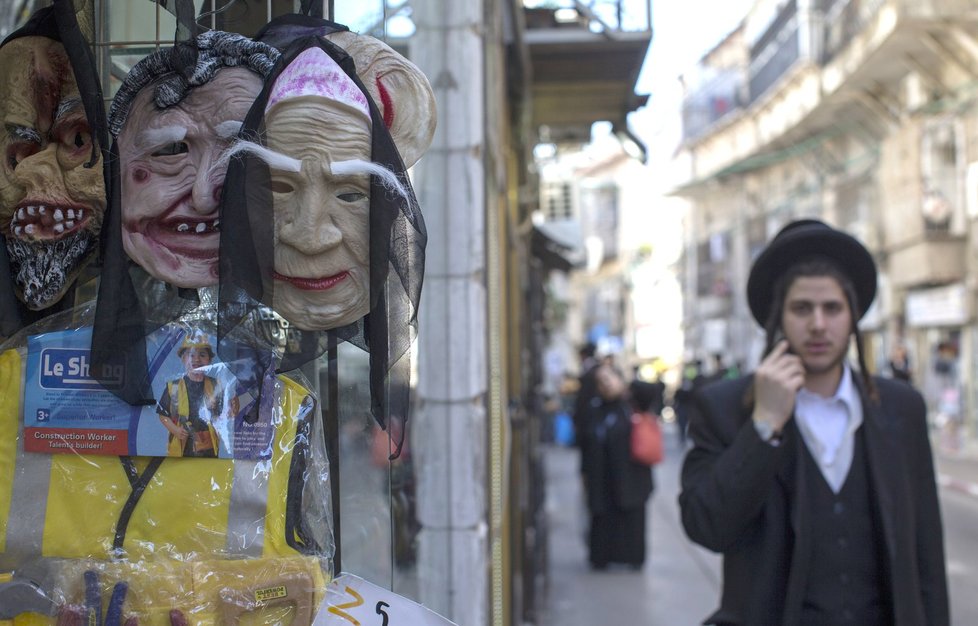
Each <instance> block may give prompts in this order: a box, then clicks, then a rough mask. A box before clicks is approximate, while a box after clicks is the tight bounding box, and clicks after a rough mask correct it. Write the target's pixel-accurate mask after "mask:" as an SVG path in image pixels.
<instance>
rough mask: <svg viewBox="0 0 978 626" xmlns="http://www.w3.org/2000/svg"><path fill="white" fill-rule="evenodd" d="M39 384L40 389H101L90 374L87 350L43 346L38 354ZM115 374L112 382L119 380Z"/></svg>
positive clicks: (89, 356) (89, 357)
mask: <svg viewBox="0 0 978 626" xmlns="http://www.w3.org/2000/svg"><path fill="white" fill-rule="evenodd" d="M40 360H41V362H40V367H41V371H40V374H39V375H40V380H39V382H40V385H41V388H42V389H64V390H67V389H72V390H75V389H103V387H102V385H101V384H100V383H99V382H98V381H97V380H95V379H94V378H93V377H92V375H91V373H92V372H91V355H90V351H89V350H84V349H69V348H45V349H43V350H41V354H40ZM118 378H120V377H119V376H118V375H116V379H117V380H115V381H113V382H116V383H118V382H121V380H118Z"/></svg>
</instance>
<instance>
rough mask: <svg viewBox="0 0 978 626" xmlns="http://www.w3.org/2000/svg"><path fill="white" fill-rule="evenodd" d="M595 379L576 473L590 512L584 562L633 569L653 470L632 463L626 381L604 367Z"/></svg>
mask: <svg viewBox="0 0 978 626" xmlns="http://www.w3.org/2000/svg"><path fill="white" fill-rule="evenodd" d="M595 378H596V382H597V391H598V395H597V396H595V398H594V399H593V401H592V403H591V407H590V410H589V411H588V413H587V421H586V422H585V424H584V431H583V433H582V438H581V472H582V473H583V475H584V486H585V490H586V492H587V505H588V510H589V512H590V514H591V529H590V533H589V541H588V544H589V560H590V562H591V566H592V567H594V568H595V569H604V568H606V567H607V566H608V564H609V563H625V564H627V565H630V566H632V567H634V568H636V569H637V568H640V567H641V566H642V564H643V563H644V562H645V503H646V501H647V500H648V498H649V495H651V493H652V488H653V484H652V470H651V468H650V467H648V466H646V465H640V464H638V463H635V462H634V461H632V459H631V454H630V451H629V439H630V435H631V428H632V427H631V413H632V412H631V409H630V408H629V406H628V403H627V401H626V395H625V389H626V387H625V381H624V380H622V377H621V375H620V374H619V373H618V372H616V371H615V370H614V369H613V368H612V367H610V366H607V365H602V366H600V367H599V368H597V371H596V372H595Z"/></svg>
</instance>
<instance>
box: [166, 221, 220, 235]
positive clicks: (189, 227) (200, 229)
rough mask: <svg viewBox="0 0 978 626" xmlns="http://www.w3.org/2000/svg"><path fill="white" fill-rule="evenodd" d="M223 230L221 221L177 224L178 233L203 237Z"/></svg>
mask: <svg viewBox="0 0 978 626" xmlns="http://www.w3.org/2000/svg"><path fill="white" fill-rule="evenodd" d="M219 230H221V220H213V221H211V220H206V221H203V222H190V221H188V222H180V223H178V224H177V227H176V231H177V232H178V233H191V232H192V233H195V234H198V235H203V234H204V233H207V232H217V231H219Z"/></svg>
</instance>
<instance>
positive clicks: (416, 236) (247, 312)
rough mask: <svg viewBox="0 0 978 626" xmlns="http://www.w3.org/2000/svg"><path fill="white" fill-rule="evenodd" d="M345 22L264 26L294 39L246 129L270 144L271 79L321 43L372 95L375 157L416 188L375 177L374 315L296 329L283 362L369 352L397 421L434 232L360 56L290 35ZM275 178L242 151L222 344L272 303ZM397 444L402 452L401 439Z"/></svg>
mask: <svg viewBox="0 0 978 626" xmlns="http://www.w3.org/2000/svg"><path fill="white" fill-rule="evenodd" d="M337 30H345V27H342V26H338V25H336V24H333V23H330V22H327V21H325V20H320V19H317V18H308V17H302V16H295V15H293V16H288V18H286V19H281V20H277V21H273V22H272V23H271V24H270V25H269V26H268V27H267V28H266V29H265V30H264V31H263V32H262V34H261V36H262V37H263V38H265V39H267V40H269V41H275V42H278V43H281V42H283V41H291V43H290V45H289V46H288V47H287V48H286V49H285V50H283V53H282V57H281V58H280V59H279V62H278V63H277V65H276V67H275V69H273V71H272V73H271V75H270V76H269V78H268V79H267V80H266V82H265V87H264V89H263V90H262V93H261V95H260V96H259V97H258V99H257V100H256V101H255V104H254V106H253V107H252V110H251V112H250V113H249V114H248V117H247V118H246V119H245V124H244V127H243V128H242V131H241V135H242V136H244V137H247V138H249V139H252V140H254V139H257V140H258V142H259V143H264V140H265V136H266V135H265V126H264V112H265V108H266V104H267V101H268V98H269V95H270V93H271V90H272V87H273V86H274V84H275V81H276V79H277V77H278V76H279V74H280V73H281V72H282V71H283V70H284V69H285V68H286V67H287V66H288V65H289V63H291V62H292V61H293V60H294V59H295V58H296V57H297V56H298V55H299V54H301V53H302V52H303V51H305V50H307V49H309V48H311V47H319V48H320V49H322V50H323V51H325V52H326V54H328V55H329V56H330V57H332V58H333V59H334V60H335V61H336V62H337V63H338V64H339V66H340V67H341V68H342V69H343V71H344V72H345V73H346V74H347V75H348V76H349V77H350V78H351V79H352V80H353V81H354V83H356V85H357V87H358V88H359V89H360V91H361V92H362V93H363V94H364V95H365V96H366V98H367V101H368V103H369V107H370V116H371V126H372V137H371V160H372V161H373V162H374V163H376V164H379V165H381V166H383V167H385V168H387V169H388V170H390V171H392V172H394V173H395V174H396V175H397V177H398V179H399V180H400V181H401V183H402V184H403V185H404V187H405V188H406V189H407V190H408V197H407V198H403V197H401V196H399V195H397V194H396V193H394V192H391V191H389V190H388V189H387V188H386V187H385V186H384V185H383V183H382V182H381V181H380V180H379V178H378V177H377V176H371V182H370V217H369V229H370V233H369V242H370V309H369V313H368V314H367V315H366V316H365V317H364V318H362V319H360V320H358V321H357V322H355V323H352V324H349V325H347V326H344V327H341V328H336V329H331V330H328V331H306V330H299V329H296V328H295V327H294V326H293V327H291V328H290V329H289V336H290V338H291V341H288V342H285V344H284V346H283V347H282V350H281V352H280V354H281V360H280V362H279V366H278V368H279V371H288V370H291V369H293V368H297V367H299V366H301V365H303V364H305V363H307V362H309V361H311V360H313V359H315V358H317V357H318V356H320V355H321V354H323V352H325V351H326V349H327V348H328V347H329V346H330V345H334V344H335V343H337V342H340V341H347V342H350V343H352V344H353V345H356V346H358V347H359V348H361V349H363V350H366V351H367V352H368V354H369V362H370V381H369V388H370V397H371V412H372V414H373V416H374V418H375V419H376V420H377V421H378V423H379V424H380V425H381V426H382V427H385V428H386V426H387V424H388V423H389V420H390V419H398V420H404V419H406V417H407V414H408V399H409V389H410V386H409V384H408V381H409V374H410V361H409V348H410V346H411V343H412V341H413V340H414V338H415V335H416V331H417V308H418V301H419V299H420V294H421V283H422V278H423V275H424V250H425V245H426V242H427V234H426V231H425V225H424V220H423V218H422V215H421V211H420V208H419V207H418V203H417V200H416V198H415V196H414V192H413V190H412V189H411V186H410V180H409V178H408V176H407V172H406V168H405V166H404V163H403V161H402V159H401V156H400V154H399V152H398V150H397V148H396V146H395V145H394V141H393V139H392V137H391V135H390V133H389V132H388V131H387V128H386V126H385V124H384V120H383V116H382V115H381V113H380V111H379V110H378V107H377V105H376V103H374V102H373V100H372V99H371V97H370V94H369V92H368V91H367V90H366V89H365V88H364V85H363V83H362V82H361V80H360V79H359V78H358V76H357V73H356V68H355V67H354V64H353V60H352V58H351V57H350V56H349V55H348V54H347V53H346V52H345V51H344V50H342V49H341V48H339V47H338V46H336V45H334V44H333V43H331V42H330V41H329V40H328V39H326V38H325V37H322V36H317V35H307V36H304V37H299V38H298V39H296V38H294V37H289V36H283V33H291V34H293V35H294V34H295V33H297V32H300V33H301V32H307V33H308V32H317V33H328V32H335V31H337ZM269 181H270V177H269V171H268V167H267V165H266V164H265V163H264V162H263V161H262V160H261V159H259V158H257V157H255V156H252V155H248V154H242V155H239V156H236V157H235V158H234V159H233V160H232V161H231V164H230V166H229V168H228V173H227V178H226V180H225V186H224V196H223V200H222V208H221V224H222V228H221V253H220V296H219V298H220V307H219V310H220V317H219V328H218V340H219V343H218V350H219V352H220V350H221V348H222V344H223V338H224V337H226V336H227V335H228V334H229V333H230V332H231V331H232V329H234V328H237V327H240V326H242V325H244V326H250V327H256V326H259V325H261V324H262V320H265V319H267V318H268V317H269V313H268V311H269V310H270V309H271V307H272V305H273V301H274V290H275V282H274V280H273V278H272V276H273V269H274V268H273V265H274V254H273V250H274V245H275V241H274V232H275V216H274V213H273V204H272V192H271V188H270V182H269ZM255 332H256V333H257V332H260V331H258V330H257V329H256V331H255ZM222 358H223V355H222ZM400 432H402V433H403V432H404V429H401V430H400ZM395 444H396V448H397V449H398V450H399V449H400V445H401V441H396V442H395Z"/></svg>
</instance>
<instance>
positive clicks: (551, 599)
mask: <svg viewBox="0 0 978 626" xmlns="http://www.w3.org/2000/svg"><path fill="white" fill-rule="evenodd" d="M665 436H666V460H665V461H664V462H663V463H662V464H661V465H659V466H657V467H656V468H655V481H656V489H655V493H654V494H653V496H652V498H651V500H650V502H649V505H648V506H649V511H648V516H647V520H648V522H647V524H648V528H647V539H646V541H647V554H648V555H649V557H648V558H647V560H646V562H645V566H644V567H643V568H642V569H641V570H639V571H633V570H630V569H627V568H621V569H615V568H611V569H609V570H607V571H603V572H593V571H591V570H590V568H589V567H588V564H587V548H586V545H585V530H586V527H587V513H586V510H585V508H584V501H583V494H582V490H581V484H580V478H579V474H578V464H579V457H578V453H577V451H576V450H575V449H572V448H565V447H560V446H557V445H550V446H548V447H546V448H545V450H544V452H543V454H544V468H545V474H546V501H545V507H546V515H547V520H548V524H549V528H548V531H547V533H548V536H549V544H548V555H549V556H548V559H549V572H548V573H549V576H548V578H547V584H546V589H545V590H544V602H543V604H544V606H543V607H542V610H541V611H540V613H539V615H540V618H539V626H592V625H594V624H632V623H635V624H643V625H646V626H694V625H696V624H700V623H701V622H702V621H703V619H704V618H706V617H707V616H708V615H709V614H711V613H712V612H713V611H714V610H715V608H716V607H717V605H718V602H719V594H720V584H721V576H720V557H719V555H716V554H713V553H711V552H709V551H707V550H705V549H703V548H701V547H699V546H697V545H695V544H693V543H691V542H690V541H689V540H688V539H687V538H686V535H685V533H684V532H683V529H682V526H681V525H680V522H679V506H678V502H677V496H678V488H679V466H680V463H681V461H682V456H683V452H684V451H683V450H682V449H681V447H680V444H679V440H678V435H677V433H676V430H675V425H674V424H666V425H665ZM933 449H934V460H935V468H936V471H937V479H938V483H939V484H940V485H941V491H942V492H943V491H945V490H952V491H957V492H960V493H963V494H967V495H970V496H973V497H975V498H976V499H978V441H969V442H968V443H965V444H963V445H961V446H960V447H959V448H958V449H957V450H953V451H952V450H948V449H946V448H945V447H943V446H942V445H941V444H940V442H939V441H938V440H937V439H936V438H935V441H934V445H933ZM976 501H978V500H976Z"/></svg>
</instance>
